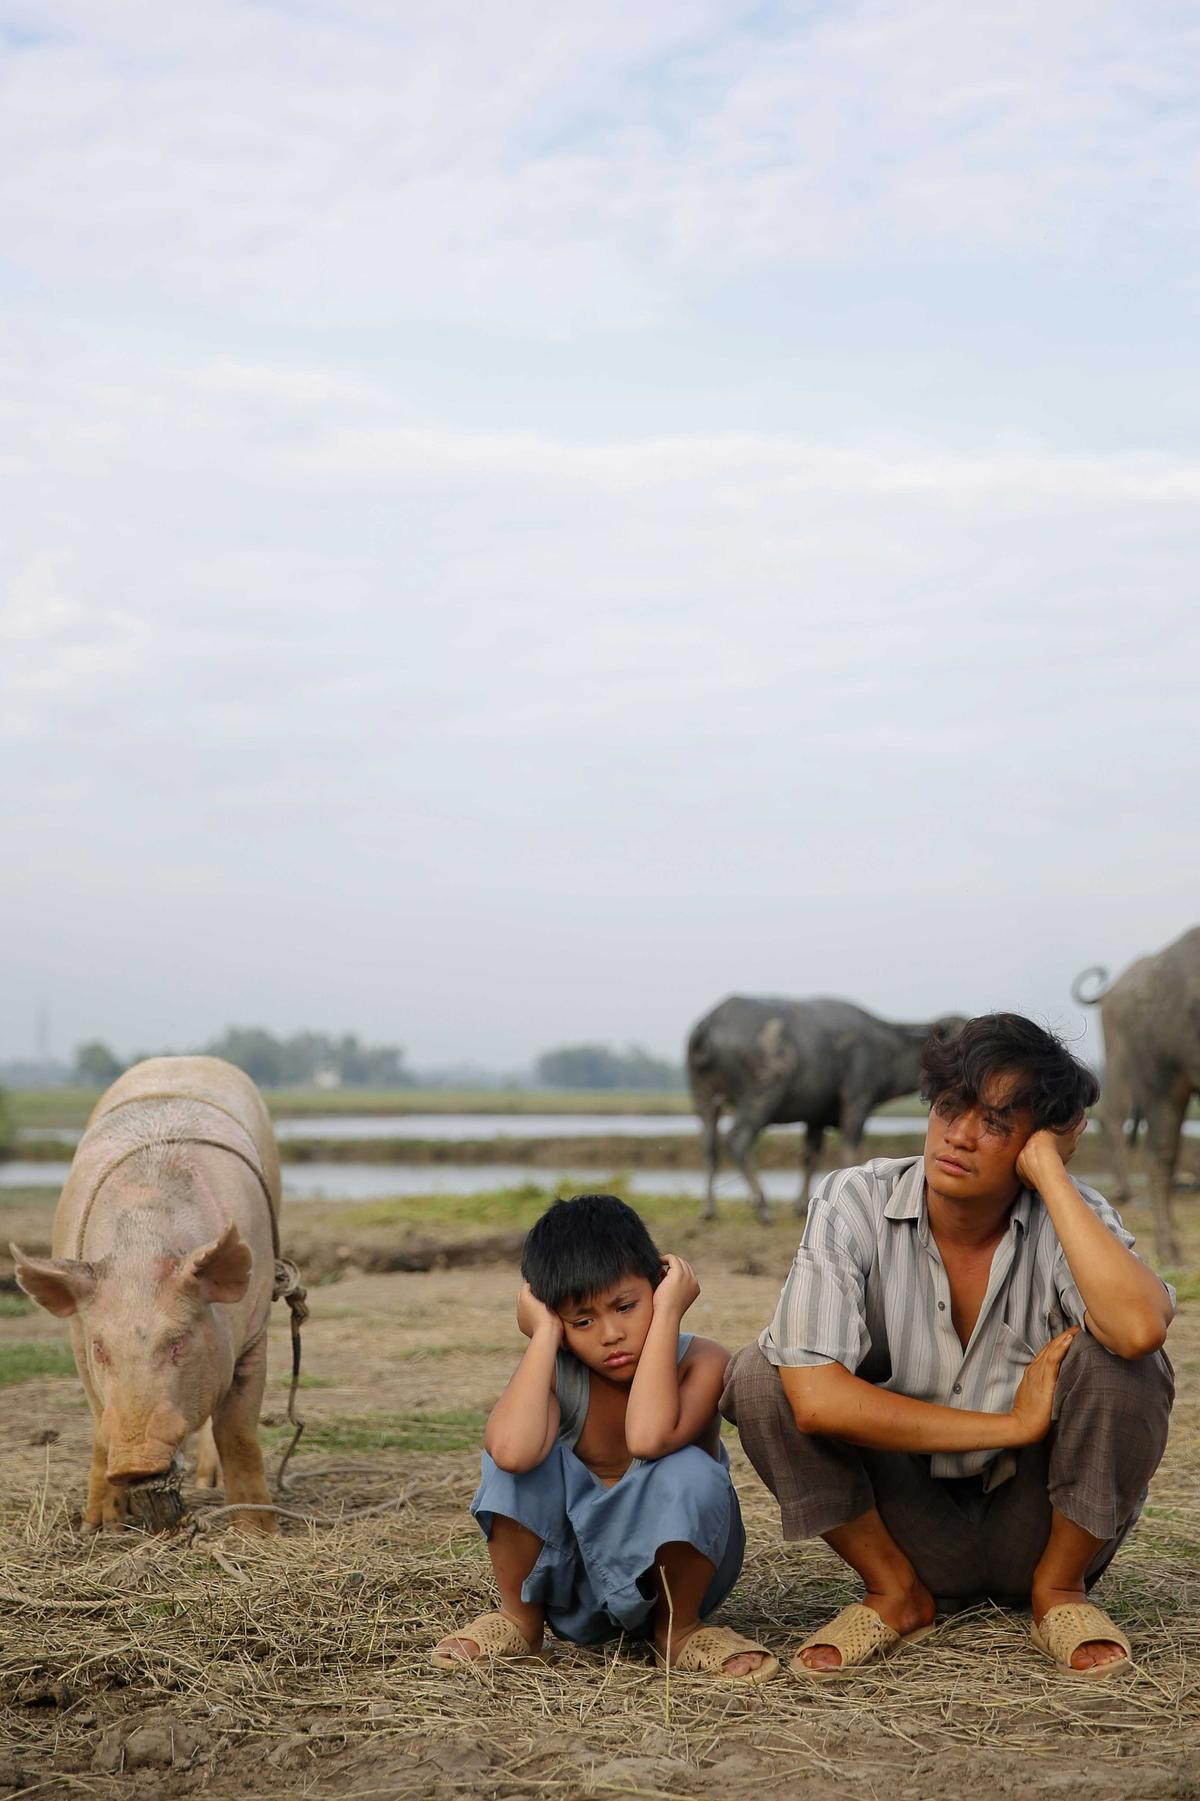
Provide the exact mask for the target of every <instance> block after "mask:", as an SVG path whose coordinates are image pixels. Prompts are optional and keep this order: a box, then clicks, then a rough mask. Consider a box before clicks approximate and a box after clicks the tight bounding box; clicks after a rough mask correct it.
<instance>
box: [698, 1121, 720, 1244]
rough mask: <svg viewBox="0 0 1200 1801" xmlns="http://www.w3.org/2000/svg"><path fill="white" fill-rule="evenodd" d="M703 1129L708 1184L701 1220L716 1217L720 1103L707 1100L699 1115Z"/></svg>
mask: <svg viewBox="0 0 1200 1801" xmlns="http://www.w3.org/2000/svg"><path fill="white" fill-rule="evenodd" d="M700 1121H701V1124H702V1125H703V1128H704V1162H705V1166H706V1168H707V1171H708V1182H707V1185H706V1188H705V1191H704V1207H703V1210H702V1212H701V1214H700V1218H701V1219H716V1217H717V1165H718V1164H719V1163H720V1161H721V1103H720V1101H719V1100H708V1101H706V1102H705V1103H704V1107H703V1109H702V1111H701V1114H700Z"/></svg>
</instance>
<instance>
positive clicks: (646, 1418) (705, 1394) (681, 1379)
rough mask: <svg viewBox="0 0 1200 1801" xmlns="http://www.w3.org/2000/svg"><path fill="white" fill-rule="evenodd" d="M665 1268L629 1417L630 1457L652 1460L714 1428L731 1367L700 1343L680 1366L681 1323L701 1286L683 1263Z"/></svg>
mask: <svg viewBox="0 0 1200 1801" xmlns="http://www.w3.org/2000/svg"><path fill="white" fill-rule="evenodd" d="M663 1266H664V1274H663V1278H662V1281H661V1282H660V1283H659V1285H658V1287H657V1288H656V1289H655V1291H654V1318H653V1320H652V1321H651V1323H650V1330H649V1332H648V1333H647V1334H646V1342H645V1344H644V1345H643V1346H642V1354H641V1356H640V1357H639V1358H638V1366H637V1371H636V1373H635V1375H634V1378H633V1382H632V1384H631V1385H630V1390H629V1404H628V1407H627V1408H626V1412H625V1443H626V1445H627V1446H628V1448H629V1452H630V1455H631V1456H633V1457H642V1458H645V1459H648V1460H650V1459H654V1458H656V1457H665V1456H667V1455H668V1453H669V1452H671V1451H679V1450H682V1449H683V1447H684V1445H690V1444H694V1443H695V1442H696V1440H697V1439H698V1438H700V1437H702V1436H703V1434H704V1433H705V1431H707V1429H708V1428H709V1427H710V1426H711V1425H712V1422H713V1419H714V1418H715V1416H716V1411H717V1401H718V1399H719V1398H720V1394H721V1388H722V1386H723V1384H724V1380H725V1365H726V1363H727V1362H728V1356H727V1354H726V1352H725V1351H723V1350H722V1348H721V1346H720V1345H715V1344H712V1343H711V1342H710V1341H708V1340H707V1339H697V1340H696V1341H694V1342H693V1344H692V1347H691V1349H690V1351H689V1352H688V1356H687V1359H686V1360H685V1362H684V1363H683V1364H682V1365H680V1363H679V1322H680V1320H681V1319H682V1318H683V1315H684V1314H685V1313H686V1312H687V1310H688V1308H689V1307H690V1306H691V1304H692V1302H693V1301H694V1300H695V1299H696V1296H697V1295H698V1294H699V1293H700V1284H699V1282H697V1280H696V1277H695V1275H694V1273H693V1271H692V1268H691V1266H690V1264H687V1263H685V1262H684V1261H683V1259H682V1258H681V1257H674V1256H668V1257H664V1258H663Z"/></svg>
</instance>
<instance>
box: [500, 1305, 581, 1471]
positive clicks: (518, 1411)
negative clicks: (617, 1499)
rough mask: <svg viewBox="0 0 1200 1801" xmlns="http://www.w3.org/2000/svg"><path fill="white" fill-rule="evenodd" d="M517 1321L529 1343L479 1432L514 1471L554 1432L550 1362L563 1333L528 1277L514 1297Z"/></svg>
mask: <svg viewBox="0 0 1200 1801" xmlns="http://www.w3.org/2000/svg"><path fill="white" fill-rule="evenodd" d="M517 1324H518V1325H519V1326H520V1328H521V1330H522V1332H524V1333H526V1335H527V1336H528V1338H529V1346H528V1348H527V1350H526V1352H525V1355H524V1356H523V1357H522V1359H521V1361H520V1363H518V1365H517V1367H516V1369H515V1370H514V1371H513V1374H512V1379H511V1381H510V1382H509V1384H508V1387H507V1388H506V1389H505V1391H504V1393H503V1394H502V1395H501V1396H500V1399H499V1400H498V1401H497V1402H496V1405H495V1406H494V1407H493V1408H492V1411H491V1413H490V1414H489V1415H488V1423H487V1426H486V1428H485V1430H484V1434H483V1448H484V1450H485V1451H486V1452H487V1453H488V1455H489V1457H491V1458H492V1460H493V1461H494V1462H495V1463H497V1464H498V1465H499V1467H500V1468H501V1469H502V1470H510V1471H512V1473H513V1474H514V1475H520V1474H521V1473H522V1472H523V1471H525V1470H532V1469H536V1468H537V1466H538V1464H539V1463H541V1461H542V1459H543V1458H544V1457H547V1456H549V1454H550V1447H551V1445H552V1444H553V1443H554V1440H555V1439H556V1438H557V1436H558V1422H559V1417H560V1416H559V1407H558V1397H557V1395H556V1394H555V1392H554V1365H555V1360H556V1358H557V1356H558V1348H559V1345H560V1344H561V1343H562V1332H563V1329H562V1321H561V1320H560V1319H559V1317H558V1315H557V1313H552V1312H551V1311H550V1309H549V1307H546V1306H543V1304H542V1302H541V1301H539V1300H538V1299H537V1298H536V1297H535V1295H534V1294H533V1291H532V1289H531V1288H530V1286H529V1284H528V1282H526V1283H525V1285H524V1287H523V1288H522V1289H521V1293H520V1295H519V1297H518V1299H517Z"/></svg>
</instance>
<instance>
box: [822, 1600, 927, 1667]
mask: <svg viewBox="0 0 1200 1801" xmlns="http://www.w3.org/2000/svg"><path fill="white" fill-rule="evenodd" d="M932 1631H933V1627H932V1626H918V1627H917V1628H916V1630H915V1631H914V1632H905V1633H899V1632H896V1631H895V1630H894V1629H893V1628H892V1627H891V1626H889V1625H888V1623H887V1621H886V1620H885V1619H883V1618H882V1616H881V1615H880V1614H877V1613H876V1611H875V1609H874V1608H873V1607H865V1606H864V1605H863V1603H862V1602H861V1601H851V1603H850V1605H849V1607H843V1608H842V1611H841V1613H839V1614H837V1615H835V1616H834V1618H833V1619H832V1620H830V1621H829V1624H828V1625H827V1626H822V1627H821V1630H820V1631H819V1632H814V1633H813V1634H812V1637H811V1638H806V1639H805V1641H804V1643H803V1644H802V1645H801V1646H800V1648H799V1650H798V1651H797V1652H796V1655H795V1656H794V1657H793V1658H792V1659H791V1661H790V1662H789V1664H788V1668H789V1670H791V1672H792V1674H793V1675H794V1676H806V1677H808V1678H810V1679H811V1680H812V1681H813V1682H831V1681H835V1680H836V1679H837V1678H838V1677H839V1676H848V1675H851V1674H853V1673H854V1672H855V1671H857V1670H859V1669H861V1667H862V1665H863V1664H865V1663H872V1662H873V1661H874V1660H875V1659H876V1658H883V1657H890V1656H891V1655H892V1653H893V1652H895V1651H899V1650H901V1649H902V1648H903V1647H904V1646H905V1645H915V1644H916V1643H917V1641H918V1639H922V1638H925V1637H926V1636H927V1635H928V1634H929V1633H930V1632H932ZM816 1645H832V1647H833V1649H834V1650H835V1651H840V1652H841V1654H842V1661H841V1663H839V1664H835V1665H834V1667H833V1668H832V1669H831V1670H814V1669H813V1668H812V1666H811V1665H810V1664H807V1663H805V1661H804V1659H803V1657H801V1655H800V1652H801V1651H811V1650H812V1649H813V1648H814V1646H816Z"/></svg>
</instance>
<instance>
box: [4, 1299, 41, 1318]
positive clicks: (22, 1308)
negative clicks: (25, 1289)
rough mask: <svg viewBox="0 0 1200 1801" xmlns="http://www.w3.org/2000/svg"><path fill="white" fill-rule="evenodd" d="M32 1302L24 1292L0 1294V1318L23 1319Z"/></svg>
mask: <svg viewBox="0 0 1200 1801" xmlns="http://www.w3.org/2000/svg"><path fill="white" fill-rule="evenodd" d="M33 1309H34V1302H33V1301H31V1300H30V1299H29V1296H28V1295H26V1294H0V1319H24V1317H25V1315H26V1314H27V1313H32V1312H33Z"/></svg>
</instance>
